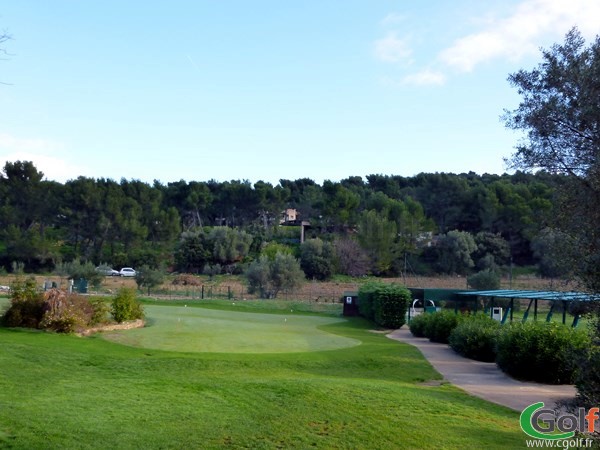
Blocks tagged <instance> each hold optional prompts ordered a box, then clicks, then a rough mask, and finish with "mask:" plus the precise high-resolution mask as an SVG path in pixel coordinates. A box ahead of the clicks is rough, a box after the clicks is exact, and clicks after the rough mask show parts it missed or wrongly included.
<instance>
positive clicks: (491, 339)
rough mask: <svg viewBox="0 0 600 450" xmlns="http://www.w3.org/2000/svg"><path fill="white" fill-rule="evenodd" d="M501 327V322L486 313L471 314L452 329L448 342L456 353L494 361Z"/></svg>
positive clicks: (480, 359)
mask: <svg viewBox="0 0 600 450" xmlns="http://www.w3.org/2000/svg"><path fill="white" fill-rule="evenodd" d="M500 327H501V325H500V322H498V321H497V320H494V319H492V318H491V317H489V316H488V315H486V314H475V315H471V316H468V317H467V318H465V319H464V320H461V321H460V323H459V324H458V325H457V326H456V328H454V329H453V330H452V332H451V333H450V336H449V338H448V343H449V344H450V347H452V349H453V350H454V351H455V352H456V353H458V354H459V355H462V356H464V357H466V358H470V359H475V360H477V361H484V362H494V361H495V360H496V338H497V336H498V333H499V332H500Z"/></svg>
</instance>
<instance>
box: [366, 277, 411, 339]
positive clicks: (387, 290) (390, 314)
mask: <svg viewBox="0 0 600 450" xmlns="http://www.w3.org/2000/svg"><path fill="white" fill-rule="evenodd" d="M410 299H411V295H410V292H409V291H408V289H406V288H405V287H401V286H397V285H389V284H388V285H383V286H379V287H378V288H377V289H376V291H375V298H374V300H375V301H374V303H373V312H374V316H375V323H376V324H377V325H380V326H382V327H385V328H400V327H401V326H402V325H404V323H405V322H406V309H407V308H408V304H409V302H410Z"/></svg>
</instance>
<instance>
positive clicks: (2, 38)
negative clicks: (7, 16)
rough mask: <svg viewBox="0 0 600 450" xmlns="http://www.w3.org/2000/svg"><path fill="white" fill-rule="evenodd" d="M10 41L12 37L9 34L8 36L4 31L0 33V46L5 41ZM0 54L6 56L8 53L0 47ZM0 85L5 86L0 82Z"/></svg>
mask: <svg viewBox="0 0 600 450" xmlns="http://www.w3.org/2000/svg"><path fill="white" fill-rule="evenodd" d="M10 39H12V36H11V35H10V34H8V33H7V32H6V31H3V32H1V33H0V45H1V44H4V43H5V42H6V41H8V40H10ZM0 53H1V54H4V55H7V54H8V52H7V51H6V49H5V48H4V47H0ZM0 84H6V83H3V82H1V81H0Z"/></svg>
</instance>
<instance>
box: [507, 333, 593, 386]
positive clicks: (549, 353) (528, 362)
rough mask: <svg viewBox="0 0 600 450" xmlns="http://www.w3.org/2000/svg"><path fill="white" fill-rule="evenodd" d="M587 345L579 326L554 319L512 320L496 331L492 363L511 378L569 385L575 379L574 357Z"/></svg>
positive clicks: (585, 335)
mask: <svg viewBox="0 0 600 450" xmlns="http://www.w3.org/2000/svg"><path fill="white" fill-rule="evenodd" d="M590 345H591V340H590V336H589V334H588V332H587V331H586V330H583V329H578V328H572V327H569V326H567V325H563V324H560V323H555V322H549V323H548V322H525V323H512V324H509V325H504V326H503V327H502V328H501V330H500V333H499V334H498V340H497V352H498V355H497V357H496V363H497V364H498V367H500V369H502V370H503V371H504V372H506V373H508V374H509V375H511V376H513V377H515V378H519V379H522V380H530V381H537V382H540V383H551V384H569V383H572V382H573V381H574V379H575V368H576V362H575V361H574V358H575V357H576V355H579V354H582V353H583V352H585V350H586V349H587V348H588V347H589V346H590Z"/></svg>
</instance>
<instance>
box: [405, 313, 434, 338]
mask: <svg viewBox="0 0 600 450" xmlns="http://www.w3.org/2000/svg"><path fill="white" fill-rule="evenodd" d="M431 316H432V315H431V314H419V315H418V316H416V317H413V318H412V319H411V320H410V324H409V328H410V332H411V333H412V335H413V336H415V337H426V336H425V329H426V327H427V323H428V321H429V318H430V317H431Z"/></svg>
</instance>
